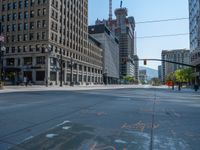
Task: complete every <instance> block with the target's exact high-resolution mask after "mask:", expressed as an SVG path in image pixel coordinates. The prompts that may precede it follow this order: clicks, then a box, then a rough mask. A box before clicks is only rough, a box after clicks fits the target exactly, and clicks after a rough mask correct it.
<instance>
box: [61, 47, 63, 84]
mask: <svg viewBox="0 0 200 150" xmlns="http://www.w3.org/2000/svg"><path fill="white" fill-rule="evenodd" d="M62 86H63V49H60V87H62Z"/></svg>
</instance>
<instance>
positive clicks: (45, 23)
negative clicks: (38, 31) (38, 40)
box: [42, 20, 47, 28]
mask: <svg viewBox="0 0 200 150" xmlns="http://www.w3.org/2000/svg"><path fill="white" fill-rule="evenodd" d="M42 27H43V28H45V27H47V22H46V20H42Z"/></svg>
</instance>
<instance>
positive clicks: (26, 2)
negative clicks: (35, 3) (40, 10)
mask: <svg viewBox="0 0 200 150" xmlns="http://www.w3.org/2000/svg"><path fill="white" fill-rule="evenodd" d="M24 7H25V8H27V7H28V0H25V2H24Z"/></svg>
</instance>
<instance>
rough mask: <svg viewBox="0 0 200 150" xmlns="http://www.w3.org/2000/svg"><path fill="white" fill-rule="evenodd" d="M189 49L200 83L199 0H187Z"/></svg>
mask: <svg viewBox="0 0 200 150" xmlns="http://www.w3.org/2000/svg"><path fill="white" fill-rule="evenodd" d="M189 20H190V51H191V64H192V65H195V66H199V67H198V68H197V70H196V71H195V76H196V81H197V82H198V83H199V84H200V1H199V0H189Z"/></svg>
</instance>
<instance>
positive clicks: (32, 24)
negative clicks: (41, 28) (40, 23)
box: [30, 22, 34, 30]
mask: <svg viewBox="0 0 200 150" xmlns="http://www.w3.org/2000/svg"><path fill="white" fill-rule="evenodd" d="M30 29H31V30H32V29H34V22H30Z"/></svg>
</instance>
